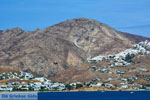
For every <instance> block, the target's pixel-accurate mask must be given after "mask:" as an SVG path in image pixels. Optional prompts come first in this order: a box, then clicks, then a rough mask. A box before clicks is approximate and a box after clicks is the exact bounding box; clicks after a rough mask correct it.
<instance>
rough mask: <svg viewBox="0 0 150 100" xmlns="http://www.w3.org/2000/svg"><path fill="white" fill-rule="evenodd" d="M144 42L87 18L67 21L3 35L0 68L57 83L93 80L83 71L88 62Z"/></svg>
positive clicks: (10, 31) (5, 31)
mask: <svg viewBox="0 0 150 100" xmlns="http://www.w3.org/2000/svg"><path fill="white" fill-rule="evenodd" d="M143 40H150V39H149V38H145V37H141V36H136V35H132V34H127V33H123V32H119V31H117V30H115V29H113V28H111V27H109V26H108V25H106V24H103V23H100V22H98V21H96V20H93V19H86V18H78V19H71V20H67V21H65V22H62V23H59V24H56V25H53V26H50V27H47V28H45V29H43V30H39V29H37V30H35V31H24V30H22V29H20V28H18V27H16V28H13V29H10V30H8V29H7V30H4V31H2V32H0V65H5V66H11V67H12V68H15V69H19V70H23V71H27V72H32V73H33V74H35V75H38V76H45V77H48V78H52V79H54V78H55V79H54V80H57V79H58V80H59V79H60V78H61V80H62V79H64V80H65V78H66V79H68V78H67V77H70V78H71V77H73V75H75V74H76V75H77V74H79V73H82V74H84V75H83V76H87V77H89V78H91V76H92V77H95V76H96V74H93V73H91V75H90V72H88V73H87V72H86V71H85V70H87V69H86V68H83V67H82V64H83V63H87V59H89V58H91V57H94V56H98V55H108V54H115V53H118V52H120V51H122V50H125V49H127V48H129V47H131V45H133V44H135V43H138V42H139V41H143ZM67 72H68V73H70V74H71V75H70V74H69V75H70V76H69V75H67ZM71 72H72V73H71ZM59 75H61V76H64V77H58V76H59ZM75 77H76V78H75V80H78V79H82V77H80V76H75ZM75 80H74V81H75ZM87 80H88V78H87Z"/></svg>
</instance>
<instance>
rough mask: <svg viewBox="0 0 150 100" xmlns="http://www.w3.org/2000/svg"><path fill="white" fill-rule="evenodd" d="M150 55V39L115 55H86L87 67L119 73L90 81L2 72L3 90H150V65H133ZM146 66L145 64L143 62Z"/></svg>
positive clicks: (102, 71) (0, 83)
mask: <svg viewBox="0 0 150 100" xmlns="http://www.w3.org/2000/svg"><path fill="white" fill-rule="evenodd" d="M143 55H150V42H149V41H143V42H140V43H138V44H135V45H133V46H132V47H131V48H129V49H127V50H125V51H122V52H120V53H118V54H115V55H108V56H100V55H99V56H96V57H92V58H89V59H87V61H88V64H89V66H87V67H88V69H91V70H92V71H95V72H99V73H105V74H109V75H110V76H113V74H116V75H117V77H108V78H103V79H101V78H95V79H92V80H91V81H89V82H84V83H82V82H73V83H67V84H66V83H61V82H54V81H51V80H49V79H47V78H45V77H36V76H34V75H33V74H31V73H28V72H22V71H21V72H1V73H0V91H85V90H88V91H90V90H91V91H92V90H94V91H101V90H150V68H149V67H150V66H146V67H137V68H133V67H132V65H133V64H137V63H139V61H137V62H135V61H134V59H136V58H140V57H142V56H143ZM143 66H144V65H143Z"/></svg>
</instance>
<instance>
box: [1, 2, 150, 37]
mask: <svg viewBox="0 0 150 100" xmlns="http://www.w3.org/2000/svg"><path fill="white" fill-rule="evenodd" d="M78 17H86V18H91V19H95V20H98V21H100V22H103V23H105V24H108V25H109V26H111V27H113V28H115V29H118V30H120V31H125V32H130V33H134V34H138V35H143V36H148V37H150V0H0V30H4V29H7V28H8V29H10V28H13V27H20V28H22V29H24V30H35V29H36V28H40V29H43V28H45V27H48V26H51V25H53V24H57V23H59V22H62V21H65V20H68V19H72V18H78Z"/></svg>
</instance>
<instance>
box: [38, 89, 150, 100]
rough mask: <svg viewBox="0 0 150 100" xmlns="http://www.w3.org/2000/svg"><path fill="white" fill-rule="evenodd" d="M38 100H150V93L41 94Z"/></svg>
mask: <svg viewBox="0 0 150 100" xmlns="http://www.w3.org/2000/svg"><path fill="white" fill-rule="evenodd" d="M38 100H150V91H98V92H40V93H38Z"/></svg>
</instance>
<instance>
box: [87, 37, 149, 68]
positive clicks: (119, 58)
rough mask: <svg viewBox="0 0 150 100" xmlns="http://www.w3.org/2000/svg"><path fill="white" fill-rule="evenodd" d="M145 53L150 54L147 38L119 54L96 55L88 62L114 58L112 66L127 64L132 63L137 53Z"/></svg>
mask: <svg viewBox="0 0 150 100" xmlns="http://www.w3.org/2000/svg"><path fill="white" fill-rule="evenodd" d="M144 54H150V42H148V41H147V40H146V41H143V42H140V43H138V44H135V45H133V46H132V48H130V49H127V50H125V51H123V52H120V53H118V54H115V55H108V56H96V57H93V58H91V59H88V62H89V63H95V62H101V61H104V60H109V59H113V60H111V61H110V63H111V67H113V66H127V65H130V62H131V60H132V58H133V57H134V56H135V55H144Z"/></svg>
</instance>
